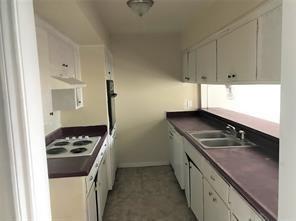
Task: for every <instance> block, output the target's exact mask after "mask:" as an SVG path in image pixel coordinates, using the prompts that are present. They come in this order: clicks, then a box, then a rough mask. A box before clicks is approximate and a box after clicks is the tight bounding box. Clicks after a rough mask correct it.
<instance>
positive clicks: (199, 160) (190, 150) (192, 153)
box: [184, 138, 204, 173]
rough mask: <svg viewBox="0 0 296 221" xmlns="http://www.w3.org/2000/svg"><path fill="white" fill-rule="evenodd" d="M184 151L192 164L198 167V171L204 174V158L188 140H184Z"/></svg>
mask: <svg viewBox="0 0 296 221" xmlns="http://www.w3.org/2000/svg"><path fill="white" fill-rule="evenodd" d="M184 151H185V153H187V155H188V156H189V157H190V159H191V160H192V162H193V163H194V164H195V165H196V166H197V167H198V169H199V170H200V171H201V172H202V173H203V161H204V158H203V156H202V155H201V154H200V153H199V152H198V150H196V149H195V147H194V146H192V144H191V143H189V141H188V140H187V139H186V138H184Z"/></svg>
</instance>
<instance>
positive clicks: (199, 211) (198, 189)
mask: <svg viewBox="0 0 296 221" xmlns="http://www.w3.org/2000/svg"><path fill="white" fill-rule="evenodd" d="M203 194H204V193H203V176H202V174H201V172H200V171H199V170H198V168H197V167H196V166H195V165H194V164H193V163H191V162H190V199H191V203H190V205H191V210H192V212H193V213H194V215H195V216H196V218H197V219H198V220H200V221H201V220H204V214H203V211H204V202H203Z"/></svg>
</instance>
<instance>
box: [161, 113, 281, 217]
mask: <svg viewBox="0 0 296 221" xmlns="http://www.w3.org/2000/svg"><path fill="white" fill-rule="evenodd" d="M167 119H168V121H169V122H170V123H171V124H172V125H173V126H174V127H175V129H176V130H177V131H178V132H179V133H180V134H181V135H183V136H184V137H185V138H186V139H187V140H188V141H189V142H190V143H191V144H192V145H193V146H194V147H195V148H196V149H197V150H198V151H199V152H200V153H201V154H202V155H203V156H204V157H205V158H206V159H207V160H208V161H209V162H210V163H211V164H212V166H213V167H214V168H215V169H216V170H217V171H219V173H220V174H221V175H222V176H223V177H224V178H225V180H227V181H228V182H229V183H230V184H231V185H232V186H233V187H234V188H235V189H236V190H237V191H238V192H239V193H240V194H241V195H242V196H243V197H244V198H245V199H246V200H247V201H248V202H249V203H250V205H252V206H253V207H254V208H255V209H256V210H257V212H258V213H259V214H261V215H262V216H263V217H264V218H266V219H267V220H271V221H275V220H277V210H278V209H277V204H278V170H279V169H278V168H279V165H278V160H277V159H275V158H274V156H271V155H269V154H268V153H266V151H264V148H262V147H260V146H259V147H252V148H236V149H204V148H202V147H200V146H199V145H198V143H197V142H196V141H195V140H194V139H192V138H191V137H190V135H189V134H188V133H187V131H199V130H213V129H222V128H219V127H218V126H217V125H214V124H211V122H210V121H209V119H204V118H203V117H202V116H199V115H198V114H189V115H187V116H185V115H184V114H181V115H180V117H178V116H177V115H175V114H172V115H171V116H168V118H167Z"/></svg>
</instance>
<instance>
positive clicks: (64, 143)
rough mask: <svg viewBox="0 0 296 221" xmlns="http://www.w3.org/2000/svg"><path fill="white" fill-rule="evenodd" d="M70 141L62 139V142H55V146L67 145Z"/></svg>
mask: <svg viewBox="0 0 296 221" xmlns="http://www.w3.org/2000/svg"><path fill="white" fill-rule="evenodd" d="M69 143H70V142H68V141H61V142H56V143H55V144H54V146H66V145H68V144H69Z"/></svg>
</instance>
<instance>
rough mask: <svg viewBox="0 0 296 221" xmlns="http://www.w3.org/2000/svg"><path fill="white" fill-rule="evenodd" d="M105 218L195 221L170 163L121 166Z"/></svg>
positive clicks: (111, 192)
mask: <svg viewBox="0 0 296 221" xmlns="http://www.w3.org/2000/svg"><path fill="white" fill-rule="evenodd" d="M103 221H196V219H195V217H194V215H193V213H192V212H191V210H190V209H189V208H188V207H187V202H186V198H185V195H184V191H182V190H181V189H180V188H179V185H178V183H177V180H176V178H175V176H174V173H173V171H172V169H171V167H170V166H160V167H144V168H126V169H118V171H117V175H116V180H115V185H114V189H113V190H112V191H110V192H109V196H108V199H107V204H106V208H105V212H104V219H103Z"/></svg>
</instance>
